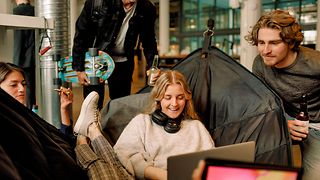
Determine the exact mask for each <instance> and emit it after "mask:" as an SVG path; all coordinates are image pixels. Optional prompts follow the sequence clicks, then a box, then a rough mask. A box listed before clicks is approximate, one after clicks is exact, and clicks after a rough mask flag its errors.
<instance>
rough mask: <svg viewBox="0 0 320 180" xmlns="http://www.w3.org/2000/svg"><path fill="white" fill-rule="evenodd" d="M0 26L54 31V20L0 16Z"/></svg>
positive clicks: (9, 15) (10, 15)
mask: <svg viewBox="0 0 320 180" xmlns="http://www.w3.org/2000/svg"><path fill="white" fill-rule="evenodd" d="M0 26H6V27H9V28H23V29H25V28H27V29H28V28H32V29H45V28H47V29H54V20H53V19H45V18H44V17H33V16H20V15H12V14H0Z"/></svg>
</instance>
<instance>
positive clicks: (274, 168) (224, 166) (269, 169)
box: [202, 158, 302, 180]
mask: <svg viewBox="0 0 320 180" xmlns="http://www.w3.org/2000/svg"><path fill="white" fill-rule="evenodd" d="M205 162H206V166H205V169H204V171H203V174H202V180H211V179H219V180H227V179H237V180H250V179H252V180H260V179H261V180H264V179H272V180H300V179H301V178H302V169H301V168H296V167H288V166H279V165H267V164H257V163H249V162H239V161H227V160H218V159H210V158H209V159H206V160H205Z"/></svg>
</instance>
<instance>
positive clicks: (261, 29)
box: [245, 10, 320, 179]
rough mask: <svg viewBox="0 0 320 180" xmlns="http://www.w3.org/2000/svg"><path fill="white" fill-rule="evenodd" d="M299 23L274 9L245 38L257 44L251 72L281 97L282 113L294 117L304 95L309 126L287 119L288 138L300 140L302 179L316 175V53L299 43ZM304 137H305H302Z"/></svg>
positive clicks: (319, 67) (319, 144)
mask: <svg viewBox="0 0 320 180" xmlns="http://www.w3.org/2000/svg"><path fill="white" fill-rule="evenodd" d="M303 38H304V37H303V34H302V29H301V26H300V25H299V24H298V22H297V20H296V19H295V18H294V16H292V15H290V13H289V12H288V11H284V10H274V11H271V12H269V13H267V14H265V15H263V16H261V17H260V19H259V20H258V22H257V23H256V24H255V25H254V26H253V29H252V31H251V32H249V34H248V35H247V36H245V39H246V40H247V41H248V42H249V43H251V44H252V45H255V46H257V48H258V51H259V55H258V56H257V57H256V58H255V60H254V63H253V67H252V72H253V73H254V74H256V75H257V76H258V77H259V78H260V79H261V80H262V81H264V82H265V83H266V84H267V85H268V86H269V87H271V88H272V89H273V90H274V91H275V92H276V93H277V94H278V95H279V96H280V97H281V99H282V101H283V104H284V110H285V112H286V113H287V114H288V115H289V116H291V117H296V115H297V114H298V113H299V103H300V101H301V97H302V95H304V94H306V95H307V101H308V110H309V117H310V118H309V120H310V123H309V126H308V127H307V126H306V124H305V123H304V122H303V121H299V120H297V119H295V118H293V119H294V120H288V128H289V132H290V135H291V138H292V140H295V141H300V142H301V145H302V146H301V149H302V153H303V156H302V158H303V162H302V165H303V168H304V174H303V179H317V178H319V177H320V171H319V169H320V96H319V94H320V58H319V57H320V52H319V51H315V50H313V49H310V48H306V47H303V46H301V42H302V41H303ZM304 138H307V139H306V140H303V139H304Z"/></svg>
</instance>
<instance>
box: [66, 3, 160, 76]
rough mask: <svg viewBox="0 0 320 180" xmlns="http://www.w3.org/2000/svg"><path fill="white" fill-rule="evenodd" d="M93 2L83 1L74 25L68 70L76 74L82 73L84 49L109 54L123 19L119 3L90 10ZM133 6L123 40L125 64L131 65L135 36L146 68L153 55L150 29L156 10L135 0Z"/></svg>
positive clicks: (154, 46)
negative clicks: (133, 9) (83, 3)
mask: <svg viewBox="0 0 320 180" xmlns="http://www.w3.org/2000/svg"><path fill="white" fill-rule="evenodd" d="M96 1H97V0H96ZM96 1H95V0H87V1H86V2H85V5H84V8H83V9H82V12H81V14H80V16H79V18H78V20H77V22H76V33H75V36H74V42H73V50H72V56H73V63H72V67H73V69H74V70H76V71H84V59H85V52H86V51H88V48H91V47H93V46H94V47H97V48H98V49H99V50H103V51H105V52H107V53H110V49H112V47H114V43H115V40H116V38H117V36H118V33H119V30H120V27H121V25H122V21H123V19H124V17H125V11H124V9H123V4H122V1H121V0H102V6H101V7H100V8H99V9H96V8H93V7H94V5H93V3H95V2H96ZM137 3H138V4H137V6H136V10H135V12H134V15H133V17H132V18H131V19H130V21H129V28H128V31H127V34H126V37H125V42H124V49H125V55H126V57H127V58H128V60H129V61H132V62H133V57H134V47H135V46H136V42H137V39H138V36H139V41H140V42H142V46H143V48H144V54H145V56H146V59H147V62H148V65H149V66H150V65H151V63H152V60H153V57H154V55H155V54H156V53H157V43H156V37H155V29H154V25H155V20H156V9H155V6H154V5H153V4H152V3H151V2H150V1H149V0H138V1H137ZM95 39H96V42H94V41H95ZM108 51H109V52H108Z"/></svg>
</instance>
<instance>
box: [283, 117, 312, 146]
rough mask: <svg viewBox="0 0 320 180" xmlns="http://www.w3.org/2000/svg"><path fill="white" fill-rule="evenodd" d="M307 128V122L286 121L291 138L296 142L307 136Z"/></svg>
mask: <svg viewBox="0 0 320 180" xmlns="http://www.w3.org/2000/svg"><path fill="white" fill-rule="evenodd" d="M308 126H309V125H308V121H300V120H288V128H289V132H290V135H291V138H292V139H293V140H296V141H302V140H303V138H306V137H307V136H308V133H309V131H308Z"/></svg>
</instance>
